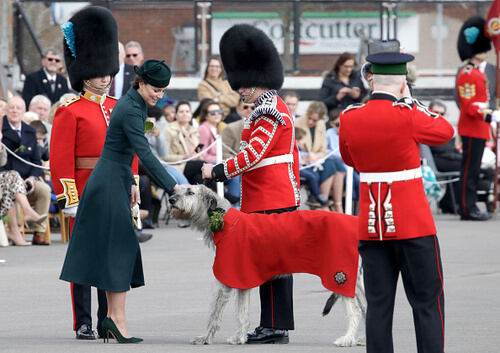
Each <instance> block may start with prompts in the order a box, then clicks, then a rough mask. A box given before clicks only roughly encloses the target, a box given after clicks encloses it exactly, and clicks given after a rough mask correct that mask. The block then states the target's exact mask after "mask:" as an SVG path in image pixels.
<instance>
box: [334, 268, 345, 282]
mask: <svg viewBox="0 0 500 353" xmlns="http://www.w3.org/2000/svg"><path fill="white" fill-rule="evenodd" d="M334 278H335V282H337V284H343V283H345V282H346V281H347V276H346V275H345V273H344V271H340V272H337V273H336V274H335V276H334Z"/></svg>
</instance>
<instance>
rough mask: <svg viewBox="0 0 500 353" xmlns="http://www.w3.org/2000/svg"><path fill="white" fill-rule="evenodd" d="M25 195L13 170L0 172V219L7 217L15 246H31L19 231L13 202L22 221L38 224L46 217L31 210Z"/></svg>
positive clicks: (3, 159)
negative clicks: (20, 212) (21, 215)
mask: <svg viewBox="0 0 500 353" xmlns="http://www.w3.org/2000/svg"><path fill="white" fill-rule="evenodd" d="M2 137H3V136H2V133H1V132H0V140H1V139H2ZM6 163H7V151H6V150H5V148H3V145H1V144H0V166H4V165H5V164H6ZM26 195H27V191H26V188H25V187H24V181H23V179H22V178H21V176H20V175H19V173H18V172H16V171H15V170H9V171H3V172H0V217H4V216H8V217H9V220H8V222H7V224H8V226H9V233H8V238H9V240H10V241H11V242H12V244H13V245H17V246H27V245H31V243H30V242H27V241H26V240H24V238H23V235H22V234H21V231H20V230H19V226H18V225H17V217H16V208H15V207H14V201H17V202H18V203H19V206H21V208H22V209H23V211H24V221H27V222H35V223H40V222H43V221H44V220H45V219H46V218H47V216H46V215H43V216H41V215H39V214H38V213H37V212H36V211H35V210H34V209H33V208H31V205H30V204H29V201H28V198H27V197H26Z"/></svg>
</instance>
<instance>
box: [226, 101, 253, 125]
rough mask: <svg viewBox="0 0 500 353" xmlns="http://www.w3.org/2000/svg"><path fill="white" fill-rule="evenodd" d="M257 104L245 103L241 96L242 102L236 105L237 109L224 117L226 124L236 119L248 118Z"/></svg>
mask: <svg viewBox="0 0 500 353" xmlns="http://www.w3.org/2000/svg"><path fill="white" fill-rule="evenodd" d="M254 109H255V106H254V105H253V104H247V103H244V102H243V100H242V99H241V98H240V102H239V103H238V105H237V106H236V107H235V109H234V110H235V111H234V112H232V113H230V114H228V115H227V116H226V118H225V119H224V122H225V123H226V124H230V123H234V122H236V121H240V120H244V119H247V118H248V117H249V116H250V115H251V114H252V112H253V111H254Z"/></svg>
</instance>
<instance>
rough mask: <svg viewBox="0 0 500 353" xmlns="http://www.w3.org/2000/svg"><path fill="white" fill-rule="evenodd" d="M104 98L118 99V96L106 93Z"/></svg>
mask: <svg viewBox="0 0 500 353" xmlns="http://www.w3.org/2000/svg"><path fill="white" fill-rule="evenodd" d="M106 98H111V99H114V100H115V101H118V99H119V98H116V97H115V96H110V95H109V94H106Z"/></svg>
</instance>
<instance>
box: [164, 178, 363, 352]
mask: <svg viewBox="0 0 500 353" xmlns="http://www.w3.org/2000/svg"><path fill="white" fill-rule="evenodd" d="M169 202H170V213H171V215H172V217H173V218H174V219H178V220H182V221H184V222H188V223H190V224H191V226H192V227H194V228H195V229H197V230H198V231H200V232H202V233H203V239H204V241H205V244H206V245H207V246H208V247H210V248H212V249H214V250H215V251H216V256H215V262H214V274H215V277H216V278H217V281H216V289H215V293H214V297H213V301H212V306H211V311H210V315H209V319H208V324H207V333H206V334H205V335H204V336H200V337H196V338H194V339H193V340H191V343H192V344H211V343H212V340H213V338H214V335H215V333H216V332H217V331H218V330H219V328H220V322H221V318H222V312H223V310H224V307H225V305H226V304H227V302H228V300H229V297H230V294H231V292H232V290H233V289H236V292H237V311H238V323H239V325H238V330H237V332H236V334H235V335H234V336H232V337H231V338H229V339H228V340H227V343H228V344H244V343H245V342H246V341H247V331H248V328H249V307H250V288H253V287H257V286H259V285H261V284H262V283H264V282H265V281H267V280H269V279H270V278H272V277H274V276H276V275H280V274H283V273H284V274H287V273H300V272H305V273H311V274H316V275H318V276H320V278H321V281H322V284H323V286H325V288H327V289H329V290H332V291H334V293H333V294H332V295H331V297H330V298H329V299H328V301H327V303H326V305H325V308H324V310H323V315H326V314H328V312H329V311H330V309H331V307H332V306H333V304H334V303H335V301H336V300H337V299H338V298H342V299H343V302H344V305H345V308H346V312H347V318H348V330H347V332H346V334H345V335H344V336H342V337H340V338H339V339H337V340H336V341H335V342H334V344H335V345H336V346H344V347H345V346H354V345H356V344H358V345H363V344H364V343H365V341H364V338H361V339H360V340H358V341H357V340H356V332H357V328H358V325H359V322H360V320H361V319H362V318H363V317H364V315H365V308H366V300H365V297H364V287H363V281H362V279H361V278H358V277H359V276H360V275H361V271H360V270H359V271H358V258H359V255H358V252H357V240H356V238H357V235H356V232H357V219H356V217H353V216H348V215H344V214H340V213H336V212H326V211H296V212H292V213H288V216H287V213H283V214H280V215H263V214H244V213H241V212H240V211H237V210H235V209H233V208H230V204H229V201H227V200H226V199H224V198H222V197H220V196H218V195H217V194H216V193H214V192H213V191H212V190H210V189H209V188H207V187H205V186H203V185H196V186H193V185H182V186H180V187H179V188H178V189H177V190H176V191H175V193H174V194H173V195H172V196H171V197H170V199H169ZM291 214H293V215H292V217H293V218H290V217H289V216H290V215H291ZM286 217H288V218H286ZM297 219H298V220H299V225H300V224H302V227H300V226H299V227H298V228H306V229H304V230H303V231H301V229H297V222H296V220H297ZM311 220H312V221H311ZM269 222H274V224H270V223H269ZM276 222H277V223H276ZM302 222H303V223H302ZM290 223H292V224H290ZM287 227H288V229H284V232H285V234H287V239H288V241H283V235H281V238H280V239H279V240H278V241H277V243H278V245H277V246H275V247H273V244H272V241H270V240H269V239H270V238H273V234H275V233H279V232H277V229H279V228H287ZM290 227H292V228H291V229H290ZM315 227H316V228H317V229H316V228H315ZM268 228H270V229H268ZM256 230H257V231H256ZM271 233H272V234H271ZM334 233H337V234H334ZM339 233H343V234H339ZM240 240H241V241H243V243H239V241H240ZM284 243H286V244H284ZM288 243H290V244H291V246H288V245H287V244H288ZM256 250H257V251H256ZM254 258H256V259H254ZM334 258H341V260H340V263H339V261H338V260H337V261H336V260H335V259H334ZM266 262H270V263H267V264H266ZM283 263H285V265H283ZM354 294H355V295H354ZM353 297H354V298H353Z"/></svg>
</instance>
